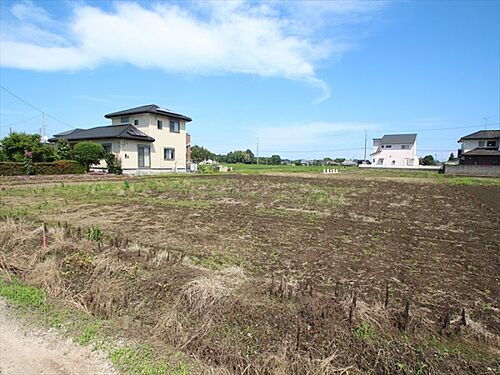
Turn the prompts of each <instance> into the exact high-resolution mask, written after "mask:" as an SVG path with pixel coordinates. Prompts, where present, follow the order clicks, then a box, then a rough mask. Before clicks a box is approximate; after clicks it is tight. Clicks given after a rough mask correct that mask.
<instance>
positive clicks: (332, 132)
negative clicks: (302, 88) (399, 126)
mask: <svg viewBox="0 0 500 375" xmlns="http://www.w3.org/2000/svg"><path fill="white" fill-rule="evenodd" d="M380 127H382V125H381V124H375V123H350V122H310V123H306V124H292V125H285V126H274V127H273V126H271V127H261V128H258V129H257V131H256V136H257V137H259V140H260V143H261V144H262V149H263V150H269V151H276V152H278V151H288V150H297V149H302V150H306V149H308V148H312V147H322V148H325V147H326V148H329V149H338V148H344V147H345V146H352V145H353V144H358V145H359V144H361V143H362V142H363V132H364V130H375V129H377V128H380Z"/></svg>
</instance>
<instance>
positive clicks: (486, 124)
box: [483, 117, 488, 130]
mask: <svg viewBox="0 0 500 375" xmlns="http://www.w3.org/2000/svg"><path fill="white" fill-rule="evenodd" d="M483 120H484V129H485V130H488V117H483Z"/></svg>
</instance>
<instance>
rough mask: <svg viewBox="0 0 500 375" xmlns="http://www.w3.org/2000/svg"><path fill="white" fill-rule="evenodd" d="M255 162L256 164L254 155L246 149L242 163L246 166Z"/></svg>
mask: <svg viewBox="0 0 500 375" xmlns="http://www.w3.org/2000/svg"><path fill="white" fill-rule="evenodd" d="M255 162H256V160H255V155H254V154H253V152H252V150H250V149H247V150H246V151H245V161H244V163H246V164H255Z"/></svg>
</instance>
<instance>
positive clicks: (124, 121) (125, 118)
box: [120, 116, 128, 124]
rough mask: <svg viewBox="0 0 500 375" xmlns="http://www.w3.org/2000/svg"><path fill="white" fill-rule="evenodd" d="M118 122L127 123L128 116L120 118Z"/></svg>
mask: <svg viewBox="0 0 500 375" xmlns="http://www.w3.org/2000/svg"><path fill="white" fill-rule="evenodd" d="M120 123H122V124H128V116H126V117H122V118H120Z"/></svg>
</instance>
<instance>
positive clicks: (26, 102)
mask: <svg viewBox="0 0 500 375" xmlns="http://www.w3.org/2000/svg"><path fill="white" fill-rule="evenodd" d="M0 88H2V89H3V90H5V91H6V92H7V93H9V94H10V95H12V96H13V97H14V98H16V99H18V100H20V101H21V102H23V103H24V104H26V105H28V106H30V107H31V108H33V109H34V110H36V111H38V112H40V113H41V114H42V116H43V115H45V116H47V117H50V118H51V119H52V120H55V121H57V122H59V123H61V124H63V125H66V126H68V127H69V128H71V129H76V127H74V126H73V125H70V124H68V123H67V122H65V121H62V120H59V119H58V118H57V117H54V116H52V115H50V114H48V113H47V112H45V111H42V110H41V109H40V108H38V107H36V106H34V105H33V104H31V103H29V102H28V101H26V100H24V99H23V98H21V97H19V96H18V95H16V94H14V93H13V92H12V91H10V90H8V89H7V88H5V87H4V86H2V85H0Z"/></svg>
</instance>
